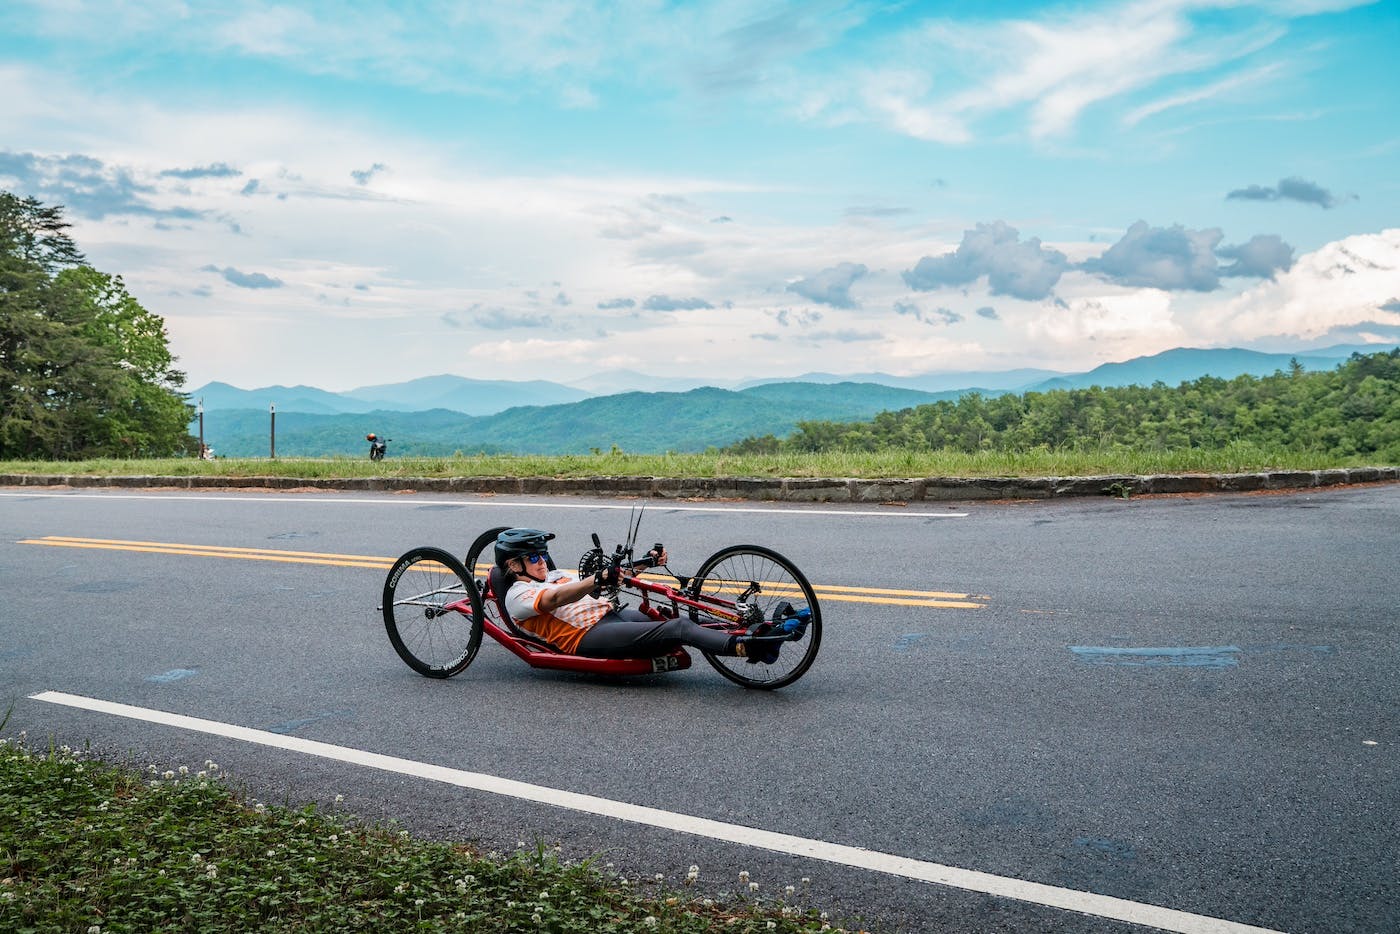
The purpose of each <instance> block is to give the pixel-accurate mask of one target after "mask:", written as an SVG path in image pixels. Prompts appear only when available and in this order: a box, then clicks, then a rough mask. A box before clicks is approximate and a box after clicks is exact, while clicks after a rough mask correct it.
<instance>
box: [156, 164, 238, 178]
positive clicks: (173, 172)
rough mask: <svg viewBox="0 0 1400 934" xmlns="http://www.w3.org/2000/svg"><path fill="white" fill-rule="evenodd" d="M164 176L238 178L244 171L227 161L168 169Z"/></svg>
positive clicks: (162, 175) (162, 174) (162, 173)
mask: <svg viewBox="0 0 1400 934" xmlns="http://www.w3.org/2000/svg"><path fill="white" fill-rule="evenodd" d="M160 174H161V177H162V178H236V177H237V176H239V175H242V174H243V173H242V172H240V171H238V170H237V169H235V168H234V167H233V166H231V165H229V164H228V163H226V162H215V163H214V164H213V165H206V166H202V167H197V168H193V169H166V170H165V171H164V172H161V173H160Z"/></svg>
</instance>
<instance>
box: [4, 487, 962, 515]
mask: <svg viewBox="0 0 1400 934" xmlns="http://www.w3.org/2000/svg"><path fill="white" fill-rule="evenodd" d="M0 496H18V497H49V498H51V499H161V500H171V499H178V500H196V501H200V502H211V501H212V502H225V503H249V502H293V503H325V504H330V505H339V504H341V503H346V504H354V505H357V506H422V505H424V503H423V501H422V500H417V501H415V500H412V499H403V498H402V497H395V498H394V499H388V498H385V499H362V498H357V497H343V496H327V495H326V494H318V495H316V496H297V495H295V494H288V493H275V494H259V493H249V494H246V495H243V496H203V495H198V494H184V493H169V494H161V493H12V492H0ZM646 502H647V509H648V510H651V511H655V512H765V513H777V514H781V515H785V516H884V517H886V518H891V519H966V518H967V516H968V514H967V513H965V512H919V511H915V512H905V511H902V509H903V507H901V511H898V512H896V511H895V510H894V509H893V508H891V509H888V510H875V509H803V508H801V506H802V504H800V503H794V504H793V506H792V508H789V509H774V508H771V507H764V506H682V505H679V504H673V503H671V502H670V501H669V500H647V501H646ZM432 505H434V506H478V507H486V506H500V507H510V508H513V509H522V508H528V509H636V508H637V506H638V502H637V501H634V500H629V501H628V502H627V503H625V504H618V503H551V502H537V503H527V502H514V501H510V500H498V499H491V500H463V499H445V500H444V499H434V500H432Z"/></svg>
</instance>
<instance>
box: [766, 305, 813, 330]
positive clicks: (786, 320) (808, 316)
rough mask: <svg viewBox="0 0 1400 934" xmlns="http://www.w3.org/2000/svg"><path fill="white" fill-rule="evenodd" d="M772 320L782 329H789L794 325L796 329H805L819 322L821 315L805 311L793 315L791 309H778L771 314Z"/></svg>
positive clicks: (809, 310) (810, 310)
mask: <svg viewBox="0 0 1400 934" xmlns="http://www.w3.org/2000/svg"><path fill="white" fill-rule="evenodd" d="M773 319H774V320H775V321H777V322H778V324H780V325H782V326H783V327H790V326H791V325H794V324H795V325H797V326H798V327H803V328H806V327H811V326H812V325H814V324H816V323H817V322H818V321H820V320H821V319H822V313H821V312H820V311H815V310H812V309H807V310H805V311H799V312H797V313H796V314H794V313H793V311H792V309H791V308H780V309H779V310H778V311H776V312H773Z"/></svg>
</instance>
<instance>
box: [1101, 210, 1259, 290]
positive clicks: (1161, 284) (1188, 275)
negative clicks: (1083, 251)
mask: <svg viewBox="0 0 1400 934" xmlns="http://www.w3.org/2000/svg"><path fill="white" fill-rule="evenodd" d="M1220 238H1221V233H1220V230H1219V229H1217V228H1214V227H1211V228H1207V229H1205V230H1187V229H1186V228H1185V227H1182V226H1181V225H1180V224H1176V225H1173V226H1171V227H1150V226H1148V224H1147V222H1146V221H1138V222H1137V223H1135V224H1133V225H1132V226H1131V227H1129V228H1128V230H1127V232H1126V233H1124V234H1123V236H1122V238H1120V239H1119V241H1118V242H1117V243H1115V244H1113V246H1111V247H1109V248H1108V249H1107V250H1105V251H1104V253H1103V255H1101V256H1099V257H1098V258H1097V259H1089V260H1086V261H1085V262H1084V263H1083V264H1082V265H1081V266H1080V268H1081V269H1083V270H1085V271H1086V272H1093V273H1097V274H1099V275H1101V276H1103V277H1104V278H1105V279H1107V280H1108V281H1110V282H1113V283H1115V284H1117V285H1127V286H1143V287H1146V288H1150V289H1167V290H1177V289H1189V290H1192V291H1196V292H1209V291H1212V290H1213V289H1216V288H1218V287H1219V285H1220V270H1219V265H1218V263H1217V261H1216V258H1215V247H1216V245H1217V244H1218V243H1220ZM1251 242H1253V241H1251Z"/></svg>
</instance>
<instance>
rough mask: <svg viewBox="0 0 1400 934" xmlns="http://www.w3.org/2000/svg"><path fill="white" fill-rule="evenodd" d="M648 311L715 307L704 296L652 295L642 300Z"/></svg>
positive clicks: (691, 309)
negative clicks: (676, 296) (674, 296)
mask: <svg viewBox="0 0 1400 934" xmlns="http://www.w3.org/2000/svg"><path fill="white" fill-rule="evenodd" d="M642 307H643V308H645V309H646V310H647V311H695V310H696V309H699V308H713V307H715V306H714V305H711V304H710V303H709V302H707V301H705V300H704V299H703V298H672V297H671V296H669V295H650V296H648V297H647V300H646V301H644V302H642Z"/></svg>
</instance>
